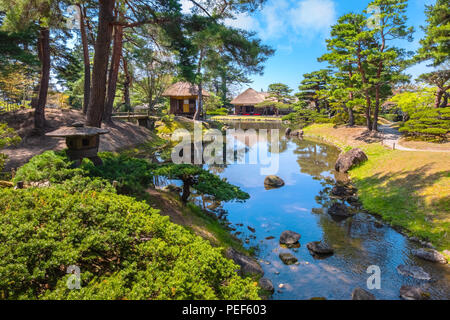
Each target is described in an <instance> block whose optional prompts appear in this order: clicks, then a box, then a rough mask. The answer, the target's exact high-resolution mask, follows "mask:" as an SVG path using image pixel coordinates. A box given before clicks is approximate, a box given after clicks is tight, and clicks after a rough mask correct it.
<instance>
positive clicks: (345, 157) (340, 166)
mask: <svg viewBox="0 0 450 320" xmlns="http://www.w3.org/2000/svg"><path fill="white" fill-rule="evenodd" d="M367 160H368V158H367V156H366V154H365V153H364V151H362V150H361V149H359V148H355V149H352V150H350V151H348V152H346V153H343V154H341V155H340V156H339V158H338V160H337V161H336V166H335V169H336V171H338V172H348V170H350V169H351V168H353V167H354V166H357V165H359V164H360V163H363V162H364V161H367Z"/></svg>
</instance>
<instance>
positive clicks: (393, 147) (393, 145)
mask: <svg viewBox="0 0 450 320" xmlns="http://www.w3.org/2000/svg"><path fill="white" fill-rule="evenodd" d="M392 150H395V142H394V143H393V144H392Z"/></svg>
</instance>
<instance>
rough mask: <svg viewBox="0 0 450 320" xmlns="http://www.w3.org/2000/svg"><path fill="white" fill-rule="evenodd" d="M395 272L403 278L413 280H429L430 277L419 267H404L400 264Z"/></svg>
mask: <svg viewBox="0 0 450 320" xmlns="http://www.w3.org/2000/svg"><path fill="white" fill-rule="evenodd" d="M397 271H398V273H400V274H401V275H403V276H407V277H411V278H414V279H418V280H431V276H430V275H429V274H428V273H427V272H425V270H423V269H422V268H421V267H419V266H406V265H403V264H401V265H399V266H398V267H397Z"/></svg>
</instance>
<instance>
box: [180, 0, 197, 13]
mask: <svg viewBox="0 0 450 320" xmlns="http://www.w3.org/2000/svg"><path fill="white" fill-rule="evenodd" d="M180 3H181V12H183V13H185V14H188V13H191V9H192V8H193V7H194V4H193V3H192V1H189V0H181V1H180Z"/></svg>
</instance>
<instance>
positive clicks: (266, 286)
mask: <svg viewBox="0 0 450 320" xmlns="http://www.w3.org/2000/svg"><path fill="white" fill-rule="evenodd" d="M258 283H259V286H260V287H261V289H263V290H265V291H268V292H270V293H274V292H275V288H274V287H273V284H272V281H270V280H269V279H267V278H261V279H259V282H258Z"/></svg>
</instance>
